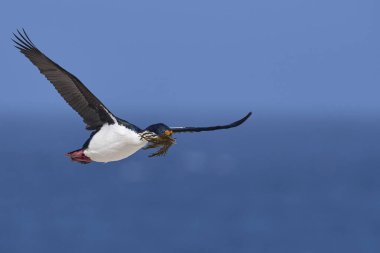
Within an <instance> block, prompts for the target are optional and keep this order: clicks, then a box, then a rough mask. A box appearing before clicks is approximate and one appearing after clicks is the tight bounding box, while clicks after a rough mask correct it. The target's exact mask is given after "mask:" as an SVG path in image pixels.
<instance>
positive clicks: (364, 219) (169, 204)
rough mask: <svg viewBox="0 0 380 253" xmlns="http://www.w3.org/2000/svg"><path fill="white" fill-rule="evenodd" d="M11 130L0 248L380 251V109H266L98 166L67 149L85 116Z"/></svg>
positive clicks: (4, 162) (79, 135)
mask: <svg viewBox="0 0 380 253" xmlns="http://www.w3.org/2000/svg"><path fill="white" fill-rule="evenodd" d="M234 115H236V114H234ZM70 116H71V115H70ZM178 117H179V116H178ZM178 117H177V118H178ZM231 117H233V116H231ZM231 117H230V116H229V117H228V119H221V118H218V120H219V121H220V120H230V119H231ZM3 118H4V117H3ZM177 118H176V117H175V116H173V117H172V119H177ZM136 120H137V121H140V122H144V123H145V122H149V120H148V119H147V118H141V119H136ZM180 120H186V122H191V121H192V122H194V121H196V123H197V124H201V123H202V122H203V123H205V122H210V121H212V119H210V118H196V117H194V115H193V116H192V118H191V121H190V119H186V118H185V117H183V116H182V118H179V119H178V122H180ZM172 122H173V121H172ZM142 126H144V125H142ZM0 129H1V146H0V156H1V169H0V252H162V253H168V252H189V253H190V252H218V253H222V252H239V253H240V252H247V253H248V252H249V253H251V252H291V253H296V252H324V253H326V252H355V253H357V252H361V253H362V252H379V251H380V156H379V151H380V148H379V143H380V131H379V129H380V120H379V119H377V120H376V119H374V118H371V117H362V118H359V117H346V118H344V117H335V116H330V117H327V116H326V117H311V116H310V117H299V116H283V117H278V116H272V117H260V116H256V117H253V118H252V119H251V120H250V121H249V122H247V123H246V124H245V125H243V126H241V127H240V128H236V129H232V130H228V131H220V132H212V133H201V134H188V135H186V134H182V135H178V136H177V142H178V144H177V145H175V146H174V147H172V149H171V150H170V151H169V153H168V155H167V156H166V157H164V158H147V155H148V154H149V152H147V151H142V152H141V151H140V152H139V153H137V154H136V155H134V156H132V157H130V158H129V159H127V160H124V161H121V162H115V163H110V164H90V165H81V164H76V163H72V162H71V161H69V160H68V159H67V158H66V157H64V153H65V152H67V151H71V150H74V149H76V148H78V147H80V146H81V144H82V142H84V141H85V139H86V138H87V137H86V136H87V132H86V131H84V130H83V126H82V124H81V122H79V120H77V118H75V119H72V118H67V119H66V118H65V119H60V118H59V117H54V116H50V117H48V118H42V117H41V118H39V119H33V118H32V117H26V118H23V119H22V120H21V119H20V118H17V117H5V119H4V120H2V121H1V123H0Z"/></svg>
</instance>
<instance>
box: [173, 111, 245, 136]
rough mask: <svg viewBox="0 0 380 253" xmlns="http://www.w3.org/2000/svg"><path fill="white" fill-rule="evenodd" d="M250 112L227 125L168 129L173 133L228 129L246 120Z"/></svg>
mask: <svg viewBox="0 0 380 253" xmlns="http://www.w3.org/2000/svg"><path fill="white" fill-rule="evenodd" d="M251 114H252V112H249V113H248V114H247V115H246V116H245V117H244V118H242V119H240V120H238V121H235V122H233V123H231V124H228V125H222V126H211V127H171V128H170V129H171V130H172V131H173V133H184V132H203V131H214V130H221V129H228V128H233V127H237V126H239V125H241V124H243V123H244V121H246V120H247V119H248V118H249V116H251Z"/></svg>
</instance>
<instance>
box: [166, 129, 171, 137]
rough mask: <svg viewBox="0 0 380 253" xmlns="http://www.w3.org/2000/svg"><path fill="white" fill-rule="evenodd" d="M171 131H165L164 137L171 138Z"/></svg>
mask: <svg viewBox="0 0 380 253" xmlns="http://www.w3.org/2000/svg"><path fill="white" fill-rule="evenodd" d="M172 134H173V131H172V130H165V135H166V136H172Z"/></svg>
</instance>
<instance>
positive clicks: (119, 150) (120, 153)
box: [84, 124, 147, 163]
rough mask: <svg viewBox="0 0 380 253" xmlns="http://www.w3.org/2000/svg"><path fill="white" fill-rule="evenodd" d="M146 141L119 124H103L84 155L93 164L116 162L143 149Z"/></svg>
mask: <svg viewBox="0 0 380 253" xmlns="http://www.w3.org/2000/svg"><path fill="white" fill-rule="evenodd" d="M146 144H147V141H145V140H141V137H140V135H139V134H138V133H136V132H134V131H132V130H130V129H128V128H126V127H124V126H121V125H119V124H113V125H108V124H104V125H103V126H102V128H101V129H100V130H99V131H98V132H97V133H96V134H95V135H94V136H93V137H92V139H91V141H90V143H89V145H88V147H87V149H86V150H85V151H84V154H85V155H86V156H88V157H89V158H90V159H91V160H93V161H95V162H105V163H106V162H111V161H118V160H121V159H124V158H127V157H128V156H130V155H132V154H134V153H135V152H136V151H138V150H139V149H141V148H143V147H144V146H145V145H146Z"/></svg>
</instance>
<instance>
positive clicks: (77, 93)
mask: <svg viewBox="0 0 380 253" xmlns="http://www.w3.org/2000/svg"><path fill="white" fill-rule="evenodd" d="M17 32H18V35H16V34H13V35H14V36H15V40H14V39H12V40H13V42H14V43H16V45H15V47H16V48H18V49H19V50H20V52H21V53H23V54H24V55H25V56H26V57H27V58H28V59H29V60H30V61H31V62H32V63H33V64H34V65H35V66H36V67H37V68H38V69H39V70H40V72H41V73H42V74H43V75H44V76H45V77H46V78H47V79H48V80H49V81H50V82H51V83H52V84H53V85H54V87H55V89H56V90H57V91H58V92H59V94H61V96H62V97H63V98H64V99H65V100H66V102H67V103H68V104H69V105H70V106H71V107H72V108H73V109H74V110H75V111H76V112H77V113H78V114H79V115H80V116H81V117H82V118H83V121H84V122H85V123H86V124H87V129H97V128H99V127H101V126H102V125H103V124H104V123H109V124H114V123H116V122H115V121H116V119H115V117H114V116H113V115H112V114H111V112H110V111H109V110H108V109H107V108H106V107H105V106H104V105H103V104H102V102H100V100H99V99H98V98H96V97H95V96H94V95H93V94H92V93H91V91H89V90H88V89H87V88H86V86H84V84H83V83H82V82H81V81H79V79H78V78H76V77H75V76H74V75H72V74H71V73H69V72H68V71H66V70H65V69H63V68H62V67H61V66H59V65H58V64H56V63H55V62H53V61H52V60H50V59H49V58H48V57H47V56H46V55H44V54H43V53H42V52H41V51H40V50H38V48H37V47H36V46H35V45H34V44H33V42H32V41H31V40H30V39H29V37H28V35H27V34H26V32H25V30H24V29H23V33H21V32H20V31H18V30H17Z"/></svg>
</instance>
